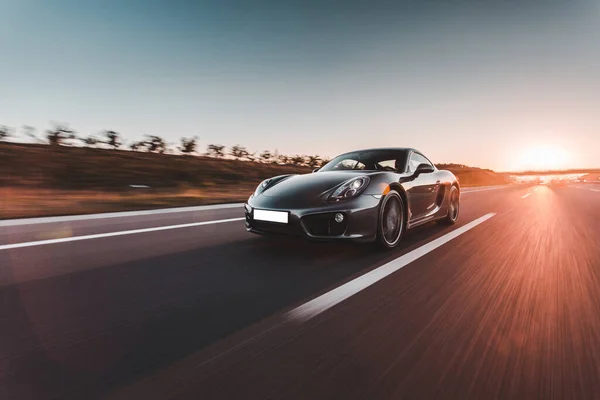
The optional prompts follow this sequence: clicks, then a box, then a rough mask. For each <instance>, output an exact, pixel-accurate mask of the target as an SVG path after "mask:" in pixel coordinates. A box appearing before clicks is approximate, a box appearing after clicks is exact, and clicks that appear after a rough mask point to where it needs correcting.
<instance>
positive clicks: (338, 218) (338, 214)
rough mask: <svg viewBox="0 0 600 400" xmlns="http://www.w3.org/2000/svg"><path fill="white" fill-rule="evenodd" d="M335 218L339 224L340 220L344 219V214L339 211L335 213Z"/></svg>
mask: <svg viewBox="0 0 600 400" xmlns="http://www.w3.org/2000/svg"><path fill="white" fill-rule="evenodd" d="M333 219H335V222H337V223H338V224H339V223H340V222H342V221H343V220H344V214H340V213H337V214H335V216H334V217H333Z"/></svg>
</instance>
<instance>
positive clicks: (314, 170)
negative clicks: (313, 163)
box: [313, 168, 321, 173]
mask: <svg viewBox="0 0 600 400" xmlns="http://www.w3.org/2000/svg"><path fill="white" fill-rule="evenodd" d="M320 169H321V168H315V169H313V173H315V172H317V171H318V170H320Z"/></svg>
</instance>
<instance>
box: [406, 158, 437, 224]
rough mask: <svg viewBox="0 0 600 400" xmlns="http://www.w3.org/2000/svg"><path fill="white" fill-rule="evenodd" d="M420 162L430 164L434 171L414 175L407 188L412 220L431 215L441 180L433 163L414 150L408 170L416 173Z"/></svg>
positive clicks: (409, 160)
mask: <svg viewBox="0 0 600 400" xmlns="http://www.w3.org/2000/svg"><path fill="white" fill-rule="evenodd" d="M420 164H428V165H430V166H431V167H432V168H433V169H434V172H430V173H421V174H419V175H417V176H415V177H414V179H413V181H412V182H411V187H410V188H409V189H408V190H407V195H408V198H409V203H410V208H411V210H410V211H411V220H418V219H420V218H423V217H425V216H427V215H429V214H430V213H431V212H432V211H434V210H435V207H436V199H437V194H438V191H439V188H440V181H439V180H438V178H437V174H436V172H435V171H436V170H435V167H434V166H433V164H432V163H431V162H430V161H429V160H428V159H427V158H425V157H424V156H423V155H422V154H419V153H417V152H412V153H411V154H410V156H409V159H408V166H407V169H408V171H407V172H410V173H413V174H414V173H415V171H416V169H417V167H418V166H419V165H420Z"/></svg>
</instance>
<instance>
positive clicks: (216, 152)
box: [206, 144, 225, 158]
mask: <svg viewBox="0 0 600 400" xmlns="http://www.w3.org/2000/svg"><path fill="white" fill-rule="evenodd" d="M224 149H225V146H222V145H220V144H209V145H208V148H207V152H206V154H207V155H209V156H212V157H216V158H222V157H224V156H225V151H224Z"/></svg>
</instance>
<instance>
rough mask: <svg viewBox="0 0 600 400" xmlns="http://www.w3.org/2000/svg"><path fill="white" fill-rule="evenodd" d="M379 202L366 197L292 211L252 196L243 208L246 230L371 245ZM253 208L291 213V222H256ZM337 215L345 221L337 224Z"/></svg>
mask: <svg viewBox="0 0 600 400" xmlns="http://www.w3.org/2000/svg"><path fill="white" fill-rule="evenodd" d="M263 200H264V199H263ZM379 202H380V199H378V198H376V197H374V196H371V195H365V194H363V195H360V196H358V197H357V198H355V199H350V200H347V201H340V202H335V203H326V204H321V205H318V206H313V207H306V208H301V207H294V208H291V209H290V208H285V207H282V204H277V205H276V207H273V201H272V198H271V199H266V201H261V198H260V196H259V197H258V198H256V197H253V198H250V199H249V200H248V202H247V203H246V204H245V205H244V209H245V216H246V230H247V231H248V232H252V233H257V234H262V235H292V236H303V237H307V238H309V239H314V240H355V241H365V242H369V241H373V240H375V238H376V235H377V218H378V212H379ZM267 203H270V204H267ZM254 209H261V210H270V211H283V212H288V213H289V214H288V223H287V224H282V223H275V222H266V221H258V220H255V219H254ZM338 213H340V214H342V215H343V216H344V219H343V221H342V222H336V221H335V215H336V214H338Z"/></svg>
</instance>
